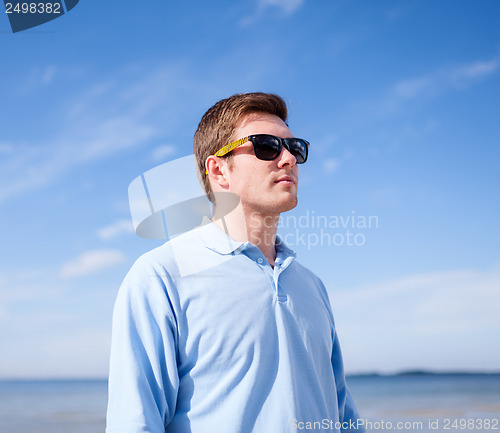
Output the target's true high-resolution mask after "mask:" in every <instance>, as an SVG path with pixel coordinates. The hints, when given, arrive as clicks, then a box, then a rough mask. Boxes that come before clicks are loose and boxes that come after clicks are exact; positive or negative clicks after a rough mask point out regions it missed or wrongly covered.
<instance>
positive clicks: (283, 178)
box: [275, 176, 295, 184]
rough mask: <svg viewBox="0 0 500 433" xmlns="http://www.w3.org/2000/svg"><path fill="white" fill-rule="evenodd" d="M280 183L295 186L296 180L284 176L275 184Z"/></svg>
mask: <svg viewBox="0 0 500 433" xmlns="http://www.w3.org/2000/svg"><path fill="white" fill-rule="evenodd" d="M279 182H285V183H293V184H295V179H294V178H293V177H291V176H283V177H280V178H279V179H278V180H276V181H275V183H279Z"/></svg>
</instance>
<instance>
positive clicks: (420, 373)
mask: <svg viewBox="0 0 500 433" xmlns="http://www.w3.org/2000/svg"><path fill="white" fill-rule="evenodd" d="M424 376H429V377H432V376H451V377H453V376H500V371H459V370H457V371H439V370H402V371H399V372H394V373H380V372H366V373H351V374H346V377H347V378H348V379H350V378H371V377H374V378H375V377H380V378H390V377H424ZM107 381H108V378H107V377H95V378H92V377H89V378H87V377H82V378H79V377H47V378H44V377H13V378H9V377H5V378H0V384H8V383H22V382H26V383H27V382H37V383H49V382H50V383H68V382H69V383H72V382H73V383H92V382H95V383H102V382H107Z"/></svg>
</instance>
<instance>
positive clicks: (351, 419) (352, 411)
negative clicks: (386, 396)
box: [332, 330, 366, 433]
mask: <svg viewBox="0 0 500 433" xmlns="http://www.w3.org/2000/svg"><path fill="white" fill-rule="evenodd" d="M333 338H334V341H333V349H332V367H333V373H334V376H335V385H336V388H337V401H338V406H339V408H338V409H339V421H340V423H341V432H352V433H365V431H366V430H365V427H364V425H363V422H362V420H360V417H359V413H358V410H357V408H356V404H355V403H354V400H353V398H352V396H351V393H350V391H349V388H348V387H347V384H346V380H345V374H344V364H343V360H342V352H341V350H340V343H339V339H338V336H337V332H336V331H335V330H334V335H333ZM358 420H359V421H358Z"/></svg>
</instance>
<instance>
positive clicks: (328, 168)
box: [323, 158, 340, 174]
mask: <svg viewBox="0 0 500 433" xmlns="http://www.w3.org/2000/svg"><path fill="white" fill-rule="evenodd" d="M339 166H340V160H339V159H337V158H328V159H326V160H325V161H324V162H323V170H324V171H325V173H327V174H331V173H335V172H336V171H337V170H338V168H339Z"/></svg>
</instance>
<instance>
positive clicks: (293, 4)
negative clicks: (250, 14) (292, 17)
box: [259, 0, 304, 13]
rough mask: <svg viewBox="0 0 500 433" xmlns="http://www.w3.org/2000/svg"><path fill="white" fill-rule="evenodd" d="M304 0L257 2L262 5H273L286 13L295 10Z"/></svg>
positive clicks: (264, 0) (265, 0)
mask: <svg viewBox="0 0 500 433" xmlns="http://www.w3.org/2000/svg"><path fill="white" fill-rule="evenodd" d="M302 3H304V0H259V4H260V5H261V6H264V7H268V6H275V7H279V8H281V9H283V10H284V11H285V12H286V13H292V12H295V11H296V10H297V9H298V8H299V7H300V6H301V5H302Z"/></svg>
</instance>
